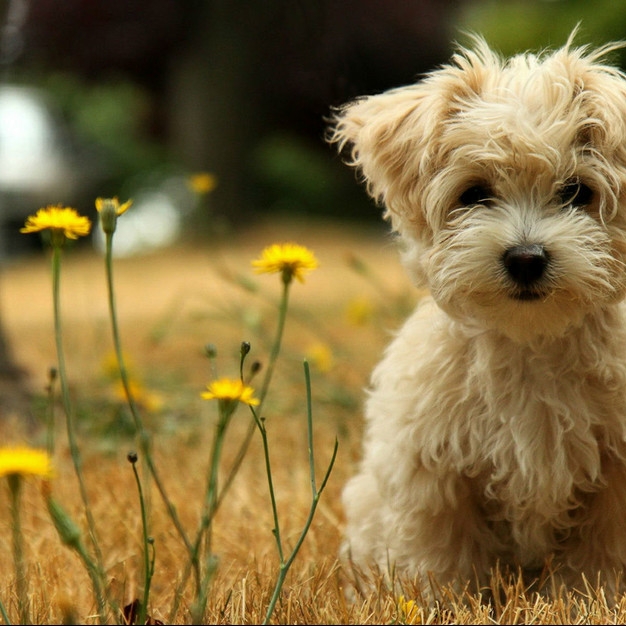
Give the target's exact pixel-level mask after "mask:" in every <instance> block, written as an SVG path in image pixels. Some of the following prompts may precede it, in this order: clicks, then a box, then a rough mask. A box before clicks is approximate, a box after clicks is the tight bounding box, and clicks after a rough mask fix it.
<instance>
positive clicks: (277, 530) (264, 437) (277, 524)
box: [250, 407, 285, 565]
mask: <svg viewBox="0 0 626 626" xmlns="http://www.w3.org/2000/svg"><path fill="white" fill-rule="evenodd" d="M250 408H251V409H252V407H250ZM252 413H253V415H254V419H255V420H256V424H257V427H258V428H259V431H260V433H261V439H262V441H263V456H264V458H265V473H266V475H267V487H268V490H269V494H270V502H271V505H272V517H273V519H274V529H273V531H272V532H273V534H274V538H275V539H276V547H277V549H278V558H279V560H280V564H281V565H282V564H283V562H284V560H285V557H284V555H283V544H282V541H281V538H280V522H279V521H278V507H277V506H276V496H275V493H274V480H273V478H272V467H271V463H270V450H269V445H268V443H267V430H266V428H265V423H264V421H263V419H262V418H261V419H259V417H258V416H257V414H256V411H255V410H254V409H252Z"/></svg>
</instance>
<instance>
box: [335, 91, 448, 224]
mask: <svg viewBox="0 0 626 626" xmlns="http://www.w3.org/2000/svg"><path fill="white" fill-rule="evenodd" d="M438 100H439V97H438V96H436V94H433V93H432V90H429V89H428V87H427V86H426V85H424V84H422V83H418V84H416V85H411V86H409V87H402V88H399V89H394V90H391V91H387V92H385V93H382V94H379V95H375V96H368V97H364V98H360V99H358V100H356V101H354V102H351V103H349V104H347V105H345V106H343V107H341V108H340V109H338V111H337V112H336V115H335V117H334V119H333V126H332V128H331V134H330V137H329V139H330V141H331V142H333V143H336V144H337V145H338V148H339V150H340V152H342V153H344V154H346V157H347V161H348V163H349V164H350V165H352V166H354V167H355V168H357V170H358V171H359V172H360V174H361V175H362V177H363V179H364V181H365V182H366V184H367V190H368V193H369V194H370V195H371V196H372V197H373V198H374V199H375V200H376V201H378V202H380V203H382V204H384V206H385V207H386V209H387V212H388V213H391V214H392V215H393V214H401V213H402V207H403V206H404V205H405V202H404V200H405V198H404V196H405V195H406V193H407V190H408V189H409V188H411V187H412V186H413V185H414V183H415V182H416V181H417V177H418V176H420V174H421V173H422V171H423V170H424V168H425V165H426V162H427V161H428V159H429V152H430V150H431V149H432V147H431V144H432V143H433V142H432V138H433V137H434V136H435V135H436V133H437V126H438V123H439V118H440V110H441V105H440V103H439V102H438ZM414 217H415V218H416V217H417V216H414Z"/></svg>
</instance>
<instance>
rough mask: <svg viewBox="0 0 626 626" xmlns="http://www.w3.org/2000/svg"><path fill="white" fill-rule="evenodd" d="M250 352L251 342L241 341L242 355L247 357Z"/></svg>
mask: <svg viewBox="0 0 626 626" xmlns="http://www.w3.org/2000/svg"><path fill="white" fill-rule="evenodd" d="M248 352H250V342H249V341H242V342H241V356H242V357H245V356H246V355H247V354H248Z"/></svg>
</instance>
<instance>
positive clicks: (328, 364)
mask: <svg viewBox="0 0 626 626" xmlns="http://www.w3.org/2000/svg"><path fill="white" fill-rule="evenodd" d="M307 357H308V359H309V361H311V363H313V365H315V367H317V369H318V370H319V371H320V372H329V371H330V370H331V369H332V368H333V365H334V361H333V352H332V350H331V349H330V348H329V347H328V345H326V344H325V343H315V344H313V345H311V346H309V349H308V350H307Z"/></svg>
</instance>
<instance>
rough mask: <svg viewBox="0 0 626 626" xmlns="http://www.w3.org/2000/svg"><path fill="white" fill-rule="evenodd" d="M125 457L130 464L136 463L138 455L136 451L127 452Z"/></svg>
mask: <svg viewBox="0 0 626 626" xmlns="http://www.w3.org/2000/svg"><path fill="white" fill-rule="evenodd" d="M126 458H127V459H128V462H129V463H132V464H133V465H134V464H135V463H137V459H138V458H139V457H138V456H137V453H136V452H129V453H128V454H127V455H126Z"/></svg>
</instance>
